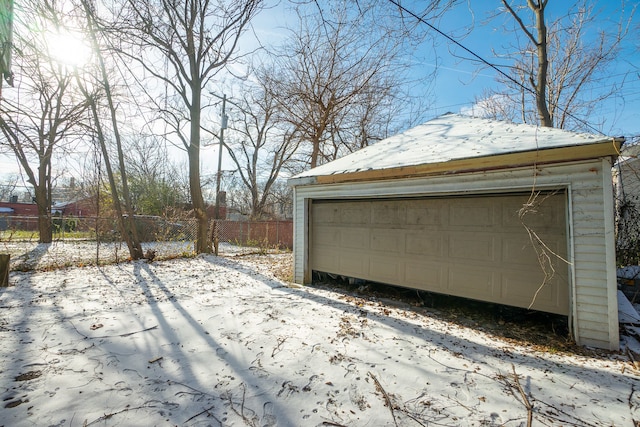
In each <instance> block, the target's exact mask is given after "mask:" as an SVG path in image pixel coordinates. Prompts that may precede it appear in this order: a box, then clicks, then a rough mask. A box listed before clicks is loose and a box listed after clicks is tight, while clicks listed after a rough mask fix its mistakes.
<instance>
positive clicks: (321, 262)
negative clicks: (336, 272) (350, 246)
mask: <svg viewBox="0 0 640 427" xmlns="http://www.w3.org/2000/svg"><path fill="white" fill-rule="evenodd" d="M311 264H312V265H313V266H314V270H317V271H326V272H333V269H334V268H335V266H336V265H337V264H338V255H337V253H336V251H335V250H333V249H323V248H321V247H318V248H316V249H315V250H314V251H313V253H312V254H311Z"/></svg>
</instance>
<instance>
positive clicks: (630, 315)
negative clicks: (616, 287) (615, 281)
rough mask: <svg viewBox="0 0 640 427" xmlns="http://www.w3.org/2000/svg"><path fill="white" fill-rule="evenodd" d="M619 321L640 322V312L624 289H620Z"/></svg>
mask: <svg viewBox="0 0 640 427" xmlns="http://www.w3.org/2000/svg"><path fill="white" fill-rule="evenodd" d="M618 321H619V322H620V323H640V314H638V311H637V310H636V309H635V307H634V306H633V305H632V304H631V302H630V301H629V299H628V298H627V297H626V295H625V294H624V293H623V292H622V291H618Z"/></svg>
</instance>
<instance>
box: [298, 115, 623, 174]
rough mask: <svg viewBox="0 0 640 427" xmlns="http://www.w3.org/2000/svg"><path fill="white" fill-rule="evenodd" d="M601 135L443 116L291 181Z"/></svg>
mask: <svg viewBox="0 0 640 427" xmlns="http://www.w3.org/2000/svg"><path fill="white" fill-rule="evenodd" d="M611 140H612V138H608V137H606V136H603V135H593V134H585V133H574V132H568V131H564V130H561V129H554V128H546V127H538V126H533V125H527V124H514V123H508V122H503V121H498V120H490V119H481V118H474V117H468V116H462V115H459V114H453V113H448V114H444V115H442V116H439V117H436V118H435V119H433V120H430V121H428V122H426V123H423V124H421V125H419V126H416V127H414V128H412V129H409V130H407V131H406V132H403V133H400V134H398V135H394V136H391V137H389V138H386V139H384V140H382V141H380V142H377V143H375V144H373V145H370V146H368V147H365V148H363V149H361V150H358V151H356V152H355V153H352V154H349V155H347V156H344V157H342V158H339V159H337V160H334V161H332V162H330V163H327V164H324V165H321V166H318V167H316V168H313V169H311V170H308V171H306V172H303V173H301V174H298V175H296V176H294V177H293V178H291V180H292V181H291V182H293V183H295V182H296V180H297V181H302V178H308V177H314V176H320V175H334V174H342V173H350V172H358V171H364V170H373V169H376V170H377V169H387V168H394V167H403V166H416V165H425V164H430V163H441V162H448V161H451V160H457V159H469V158H477V157H484V156H491V155H497V154H507V153H515V152H524V151H533V150H541V149H545V148H557V147H568V146H574V145H584V144H594V143H599V142H604V141H611Z"/></svg>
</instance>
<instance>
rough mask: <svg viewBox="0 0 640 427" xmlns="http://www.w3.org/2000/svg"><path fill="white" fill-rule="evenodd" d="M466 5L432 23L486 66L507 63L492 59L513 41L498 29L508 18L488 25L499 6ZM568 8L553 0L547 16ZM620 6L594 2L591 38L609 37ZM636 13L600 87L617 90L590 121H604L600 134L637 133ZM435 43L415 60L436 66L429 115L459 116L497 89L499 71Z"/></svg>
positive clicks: (639, 44) (440, 40)
mask: <svg viewBox="0 0 640 427" xmlns="http://www.w3.org/2000/svg"><path fill="white" fill-rule="evenodd" d="M414 3H418V2H406V1H405V2H403V5H405V7H407V8H408V9H411V8H412V5H413V4H414ZM470 3H472V4H471V5H469V4H468V3H467V2H462V3H461V4H459V5H457V6H455V7H454V8H453V9H452V10H451V11H450V12H449V13H447V15H446V16H445V17H444V18H443V19H440V20H438V21H435V22H430V23H431V24H432V25H434V26H436V27H437V28H438V29H440V30H441V31H443V32H444V33H446V34H449V35H451V36H453V37H454V38H456V39H457V40H459V41H460V42H461V43H462V44H463V45H464V46H465V47H467V48H468V49H470V50H472V51H473V52H474V53H476V54H478V55H480V56H481V57H483V58H484V59H486V60H487V61H489V62H491V63H494V64H500V63H505V61H503V60H501V59H499V58H496V56H495V55H494V51H497V52H501V51H504V49H505V48H507V47H508V44H509V43H510V41H511V40H512V35H511V34H508V33H505V32H504V31H503V30H502V28H501V24H502V23H503V22H504V21H505V20H506V19H507V18H506V17H504V16H503V17H498V18H495V19H492V20H489V21H487V18H488V17H489V16H491V15H492V14H495V10H496V8H497V7H498V6H499V5H500V4H501V2H500V1H499V0H491V1H474V2H470ZM522 3H525V2H524V1H523V2H522ZM571 4H573V2H567V1H558V0H551V1H550V3H549V7H550V9H549V10H548V13H549V17H553V16H555V15H557V14H562V15H564V14H566V12H567V9H568V8H569V6H568V5H571ZM621 4H622V2H621V1H613V0H611V1H598V2H596V3H595V8H594V9H595V11H596V12H597V14H598V18H597V26H594V27H590V30H589V33H588V35H595V33H596V32H597V31H601V30H602V31H605V32H607V33H610V32H611V31H615V28H616V26H617V24H618V22H619V19H620V16H621ZM632 6H633V4H632V3H631V2H629V3H628V4H627V5H626V10H625V13H624V16H625V18H626V19H628V18H629V16H630V14H629V11H630V10H631V9H632ZM470 8H473V11H470ZM637 12H638V13H636V14H635V15H634V17H633V21H632V24H631V25H632V27H631V29H630V31H629V34H628V35H627V37H626V39H625V42H624V44H623V46H622V51H621V55H620V59H619V61H617V63H615V64H611V68H610V69H611V72H610V73H607V74H608V76H607V78H606V79H605V80H603V81H601V83H600V84H601V87H602V88H607V87H610V86H611V85H617V86H618V87H620V89H619V91H618V92H617V96H615V97H613V98H611V99H610V100H609V101H607V102H606V103H603V104H602V105H599V106H598V107H597V110H598V111H597V114H596V116H597V117H594V119H597V120H599V119H600V118H603V119H604V120H605V125H604V126H603V127H602V128H601V132H602V133H605V134H608V135H615V136H619V135H624V136H627V137H629V136H632V135H638V134H640V38H638V36H637V34H638V32H639V31H640V15H639V13H640V11H637ZM423 28H425V31H432V30H430V29H428V28H427V27H426V26H424V25H423ZM470 29H471V30H470ZM434 40H435V41H436V42H437V44H438V46H437V47H436V49H435V50H434V48H433V47H432V45H429V44H427V43H425V45H424V46H422V48H421V49H420V51H418V52H417V54H416V59H417V60H418V61H422V64H423V66H424V68H425V69H426V70H428V71H431V70H432V69H433V68H434V66H435V64H436V63H437V64H438V67H439V72H438V73H437V75H436V79H435V82H434V84H433V86H432V88H433V94H434V101H433V114H432V116H436V115H439V114H443V113H445V112H448V111H452V112H460V111H461V109H465V108H469V107H471V106H472V105H473V103H474V100H475V99H476V98H479V97H482V95H483V93H484V91H485V90H486V89H489V88H498V83H497V82H496V76H497V74H498V73H497V71H495V70H493V69H490V68H484V69H481V70H480V69H479V68H478V66H477V64H475V63H473V62H471V61H465V60H461V59H460V58H456V57H455V56H453V55H452V54H451V53H450V48H451V46H450V44H448V43H447V41H446V40H445V39H444V37H442V36H439V35H434ZM454 51H455V52H456V53H458V54H459V55H463V52H462V51H461V49H459V48H454ZM465 56H469V55H468V54H465Z"/></svg>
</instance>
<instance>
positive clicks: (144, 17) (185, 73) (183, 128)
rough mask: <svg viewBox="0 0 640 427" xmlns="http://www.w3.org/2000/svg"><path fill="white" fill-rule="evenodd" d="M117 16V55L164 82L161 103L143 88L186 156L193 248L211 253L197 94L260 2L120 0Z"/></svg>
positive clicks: (228, 57) (230, 56) (230, 54)
mask: <svg viewBox="0 0 640 427" xmlns="http://www.w3.org/2000/svg"><path fill="white" fill-rule="evenodd" d="M125 3H126V8H125V10H124V12H117V11H115V12H114V15H118V21H119V24H118V25H119V29H118V31H119V34H120V37H121V42H122V45H121V49H120V53H121V54H122V55H124V56H125V57H126V58H127V59H126V60H127V62H131V61H135V63H136V64H138V65H139V66H140V67H141V68H142V69H143V70H144V73H145V74H146V77H147V78H149V79H151V80H154V81H155V82H156V83H157V82H160V83H161V84H163V85H165V88H166V92H167V96H168V98H170V99H168V100H167V102H157V99H158V98H159V94H158V92H157V91H153V89H149V88H147V89H148V91H147V95H148V96H149V100H150V101H151V102H152V103H153V104H154V105H155V106H156V109H157V111H158V112H159V113H160V115H161V116H162V117H163V119H164V120H165V122H166V123H168V124H169V125H170V126H172V131H173V135H174V136H175V137H177V138H178V139H179V140H180V141H181V143H182V145H183V147H184V149H185V150H186V152H187V155H188V159H189V188H190V194H191V203H192V205H193V208H194V213H195V216H196V218H197V220H198V231H197V241H196V251H197V252H199V253H201V252H211V249H212V248H211V242H210V241H209V238H208V220H209V218H208V214H207V211H206V206H205V201H204V197H203V194H202V187H201V176H200V148H201V127H202V123H201V121H202V109H203V107H206V106H205V105H203V102H202V99H203V97H202V93H203V90H205V88H206V87H208V86H210V85H211V84H213V83H214V82H213V78H214V76H215V75H216V74H217V73H218V72H219V71H220V70H222V69H223V68H224V67H225V65H226V64H227V63H228V62H230V61H232V60H234V58H235V55H236V54H237V46H238V41H239V39H240V36H241V35H242V34H243V32H244V30H245V29H246V27H247V25H248V24H249V22H250V20H251V18H253V16H254V15H255V14H256V13H257V12H258V11H259V10H260V7H261V4H262V0H234V1H231V2H217V1H210V0H186V1H183V2H175V1H172V0H159V1H151V0H147V1H138V0H135V1H134V0H126V1H125Z"/></svg>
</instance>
